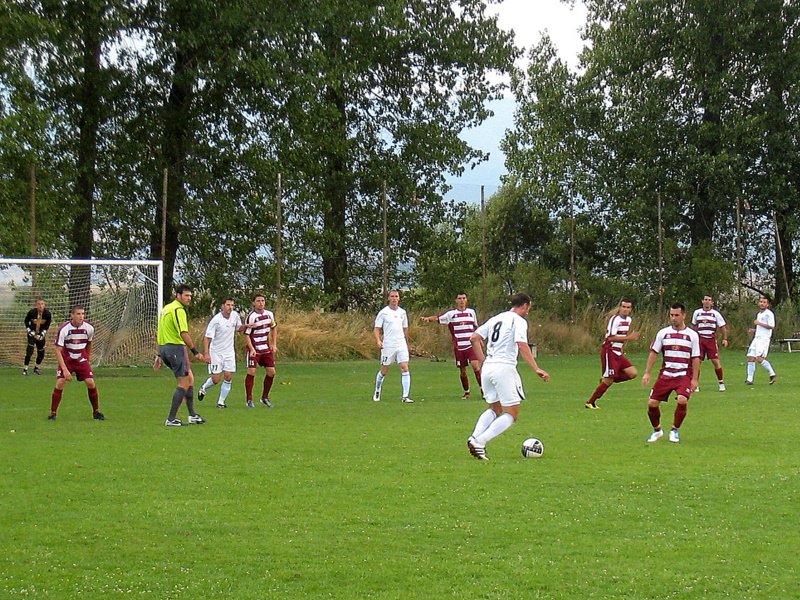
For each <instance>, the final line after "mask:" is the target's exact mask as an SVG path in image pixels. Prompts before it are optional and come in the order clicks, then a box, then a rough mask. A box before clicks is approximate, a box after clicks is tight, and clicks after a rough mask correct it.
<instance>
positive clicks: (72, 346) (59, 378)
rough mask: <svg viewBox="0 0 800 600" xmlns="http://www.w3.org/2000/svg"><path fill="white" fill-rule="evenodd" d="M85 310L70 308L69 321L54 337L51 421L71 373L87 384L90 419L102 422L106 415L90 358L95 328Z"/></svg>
mask: <svg viewBox="0 0 800 600" xmlns="http://www.w3.org/2000/svg"><path fill="white" fill-rule="evenodd" d="M85 314H86V313H85V310H84V308H83V307H82V306H73V307H72V310H71V311H70V320H69V321H67V322H66V323H64V324H62V325H61V327H59V328H58V333H57V334H56V343H55V349H56V359H57V360H58V370H56V386H55V388H54V389H53V394H52V397H51V400H50V416H49V417H48V419H50V420H51V421H55V420H56V415H57V413H58V406H59V404H61V395H62V393H63V392H64V384H65V383H66V382H67V381H72V374H73V373H74V374H75V378H76V379H77V380H78V381H85V382H86V391H87V392H88V395H89V402H90V403H91V405H92V417H93V418H94V419H97V420H98V421H104V420H105V416H104V415H103V413H101V412H100V399H99V397H98V394H97V384H95V381H94V373H93V372H92V364H91V363H90V362H89V359H90V357H91V354H92V340H93V339H94V326H92V324H91V323H89V321H85V320H84V315H85Z"/></svg>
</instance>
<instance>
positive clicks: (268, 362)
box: [247, 352, 275, 369]
mask: <svg viewBox="0 0 800 600" xmlns="http://www.w3.org/2000/svg"><path fill="white" fill-rule="evenodd" d="M256 367H268V368H273V367H275V355H274V354H273V353H272V352H265V353H263V354H256V355H255V356H250V355H249V354H248V355H247V368H248V369H255V368H256Z"/></svg>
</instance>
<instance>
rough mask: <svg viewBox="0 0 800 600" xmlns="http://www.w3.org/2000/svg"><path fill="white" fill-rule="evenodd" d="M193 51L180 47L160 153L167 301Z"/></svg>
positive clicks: (176, 241) (182, 195) (156, 251)
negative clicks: (164, 192) (164, 174)
mask: <svg viewBox="0 0 800 600" xmlns="http://www.w3.org/2000/svg"><path fill="white" fill-rule="evenodd" d="M192 59H193V57H192V55H191V51H190V50H187V49H185V48H183V47H180V46H179V47H178V49H177V51H176V57H175V71H174V74H173V79H172V87H171V88H170V93H169V97H168V99H167V102H166V104H165V105H164V110H163V113H162V114H163V121H162V131H163V134H162V136H163V137H162V140H161V155H162V161H163V167H164V168H166V169H167V174H168V175H167V202H166V211H167V219H166V236H165V240H166V244H165V248H164V298H163V300H164V302H169V301H170V300H171V299H172V296H173V289H172V288H173V282H174V278H175V275H174V271H175V261H176V257H177V255H178V247H179V246H180V235H181V232H182V231H183V227H182V225H183V224H184V223H183V222H182V220H181V219H182V214H181V212H182V210H183V207H184V204H185V200H186V190H185V187H184V186H185V175H186V173H185V164H186V153H187V144H188V138H189V124H190V121H191V114H190V111H191V107H192V100H193V93H194V76H193V71H192V69H191V63H192ZM162 177H163V169H162V171H161V172H160V173H159V174H158V177H156V180H155V182H154V187H155V189H156V194H155V195H156V198H157V202H156V211H155V219H156V223H155V227H154V228H153V235H152V238H151V240H150V252H151V255H152V256H153V257H155V258H161V234H162V223H163V206H164V203H163V180H162Z"/></svg>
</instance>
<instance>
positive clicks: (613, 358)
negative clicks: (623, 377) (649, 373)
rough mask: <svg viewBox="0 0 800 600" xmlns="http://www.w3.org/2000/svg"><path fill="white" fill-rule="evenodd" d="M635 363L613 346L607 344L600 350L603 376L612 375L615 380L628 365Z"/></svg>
mask: <svg viewBox="0 0 800 600" xmlns="http://www.w3.org/2000/svg"><path fill="white" fill-rule="evenodd" d="M632 366H633V363H631V361H629V360H628V357H627V356H625V355H624V354H617V353H616V352H614V351H613V350H611V347H606V346H605V345H604V346H603V348H602V349H601V350H600V373H601V376H602V377H610V378H611V379H613V380H614V381H616V380H617V377H618V375H620V374H621V373H622V372H623V371H624V370H625V369H627V368H628V367H632Z"/></svg>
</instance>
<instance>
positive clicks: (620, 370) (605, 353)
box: [584, 298, 639, 410]
mask: <svg viewBox="0 0 800 600" xmlns="http://www.w3.org/2000/svg"><path fill="white" fill-rule="evenodd" d="M632 312H633V303H632V302H631V301H630V300H628V299H627V298H623V299H622V300H620V301H619V307H618V308H617V312H616V313H615V314H614V315H612V316H611V318H610V319H609V320H608V326H607V327H606V337H605V339H604V340H603V346H602V347H601V348H600V377H601V379H600V385H598V386H597V387H596V388H595V390H594V392H593V393H592V395H591V396H590V397H589V399H588V400H587V401H586V404H584V406H585V407H586V408H589V409H592V410H597V409H598V408H600V407H599V406H597V401H598V400H599V399H600V398H602V397H603V394H605V393H606V391H607V390H608V388H610V387H611V386H612V385H613V384H615V383H622V382H623V381H628V380H630V379H633V378H634V377H636V375H637V371H636V367H634V366H633V363H631V361H630V360H628V357H627V356H625V351H624V350H623V349H622V347H623V346H624V345H625V342H628V341H631V340H636V339H639V332H638V331H631V323H632V322H633V317H631V313H632Z"/></svg>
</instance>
